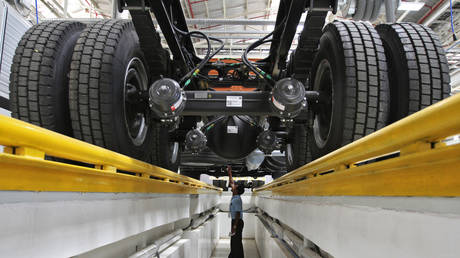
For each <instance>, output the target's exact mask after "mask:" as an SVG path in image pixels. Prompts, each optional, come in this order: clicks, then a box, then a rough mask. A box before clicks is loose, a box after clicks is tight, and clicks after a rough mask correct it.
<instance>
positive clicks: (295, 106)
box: [270, 78, 306, 118]
mask: <svg viewBox="0 0 460 258" xmlns="http://www.w3.org/2000/svg"><path fill="white" fill-rule="evenodd" d="M270 105H271V107H272V109H273V111H274V112H276V113H277V114H279V115H280V116H281V117H286V118H293V117H296V116H297V115H298V114H299V113H300V111H302V108H303V107H304V106H305V105H306V100H305V88H304V86H303V84H302V83H301V82H299V81H298V80H296V79H292V78H285V79H282V80H279V81H278V82H276V84H275V86H274V87H273V91H272V93H271V96H270Z"/></svg>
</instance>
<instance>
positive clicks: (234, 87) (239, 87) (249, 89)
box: [212, 85, 257, 91]
mask: <svg viewBox="0 0 460 258" xmlns="http://www.w3.org/2000/svg"><path fill="white" fill-rule="evenodd" d="M212 89H213V90H215V91H255V90H256V89H257V88H246V87H244V86H241V85H232V86H231V87H218V88H217V87H216V88H212Z"/></svg>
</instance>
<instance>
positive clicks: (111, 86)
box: [69, 20, 179, 170]
mask: <svg viewBox="0 0 460 258" xmlns="http://www.w3.org/2000/svg"><path fill="white" fill-rule="evenodd" d="M147 69H148V67H146V66H145V60H144V56H143V53H142V50H141V48H140V46H139V39H138V36H137V33H136V31H135V30H134V26H133V24H132V23H131V22H126V21H116V20H104V21H100V22H96V23H94V24H91V25H90V26H88V27H87V28H86V29H85V30H84V31H83V32H82V33H81V35H80V38H79V39H78V41H77V44H76V45H75V49H74V53H73V56H72V64H71V72H70V90H69V93H70V95H69V104H70V117H71V119H72V128H73V132H74V135H75V137H76V138H78V139H81V140H84V141H86V142H89V143H92V144H96V145H99V146H102V147H104V148H108V149H111V150H113V151H116V152H120V153H123V154H125V155H128V156H131V157H133V158H136V159H139V160H142V161H146V162H150V163H152V164H155V165H159V166H161V167H164V168H166V169H172V170H176V169H177V164H178V163H179V158H178V157H179V155H176V159H174V160H171V156H170V155H171V154H172V146H173V145H174V144H173V143H171V142H170V140H169V137H168V129H167V128H164V127H161V126H160V124H159V123H157V122H156V121H154V120H151V119H150V116H149V110H150V109H149V106H148V103H147V101H144V100H142V99H141V98H140V93H141V92H145V91H147V90H148V86H149V81H148V72H147ZM150 69H155V67H150Z"/></svg>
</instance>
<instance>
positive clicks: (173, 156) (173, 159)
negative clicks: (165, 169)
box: [170, 142, 179, 164]
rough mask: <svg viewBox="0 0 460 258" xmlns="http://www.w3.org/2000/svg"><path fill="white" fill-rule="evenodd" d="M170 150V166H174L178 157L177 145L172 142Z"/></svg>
mask: <svg viewBox="0 0 460 258" xmlns="http://www.w3.org/2000/svg"><path fill="white" fill-rule="evenodd" d="M170 150H171V160H170V161H171V164H175V163H176V162H177V158H178V157H179V143H178V142H172V143H171V146H170Z"/></svg>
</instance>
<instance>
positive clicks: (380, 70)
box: [286, 21, 450, 170]
mask: <svg viewBox="0 0 460 258" xmlns="http://www.w3.org/2000/svg"><path fill="white" fill-rule="evenodd" d="M448 71H449V69H448V64H447V60H446V57H445V53H444V50H443V48H442V46H441V44H440V41H439V39H438V38H437V36H436V35H435V33H434V32H433V31H431V30H430V29H428V28H426V27H424V26H422V25H419V24H410V23H404V24H391V25H390V24H384V25H379V26H377V27H376V28H373V27H372V26H371V25H370V24H369V23H362V22H352V21H335V22H333V23H330V24H328V25H327V26H325V28H324V29H323V35H322V37H321V39H320V47H319V50H318V52H317V54H316V56H315V59H314V62H313V67H312V72H311V74H310V83H309V87H310V89H311V90H315V91H319V92H320V99H319V103H318V105H317V106H316V107H315V108H314V109H313V110H312V112H311V116H310V120H309V122H308V123H298V124H295V125H294V128H293V129H292V130H291V137H290V139H291V141H290V142H289V143H288V146H287V151H286V157H287V159H286V162H287V164H288V168H289V170H292V169H295V168H298V167H300V166H302V165H304V164H306V163H308V162H310V161H312V160H314V159H317V158H320V157H322V156H324V155H326V154H328V153H330V152H332V151H334V150H336V149H338V148H340V147H342V146H344V145H346V144H348V143H351V142H352V141H355V140H358V139H360V138H362V137H364V136H366V135H368V134H370V133H372V132H374V131H376V130H378V129H380V128H382V127H384V126H386V125H388V124H391V123H393V122H396V121H397V120H399V119H401V118H404V117H406V116H408V115H410V114H412V113H415V112H417V111H419V110H421V109H423V108H425V107H427V106H430V105H432V104H434V103H436V102H438V101H440V100H442V99H444V98H446V97H448V96H449V94H450V79H449V72H448ZM304 139H307V144H305V140H304ZM290 151H291V152H292V154H290ZM289 158H291V159H289ZM292 158H293V159H292Z"/></svg>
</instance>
